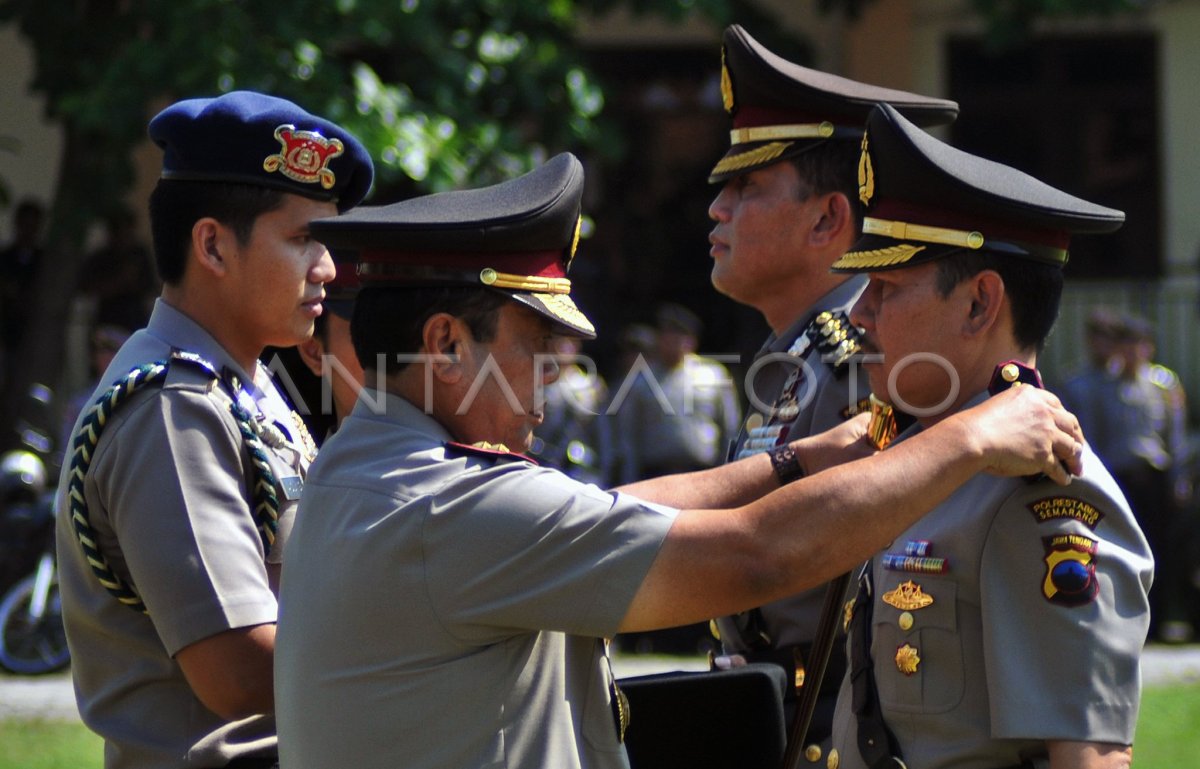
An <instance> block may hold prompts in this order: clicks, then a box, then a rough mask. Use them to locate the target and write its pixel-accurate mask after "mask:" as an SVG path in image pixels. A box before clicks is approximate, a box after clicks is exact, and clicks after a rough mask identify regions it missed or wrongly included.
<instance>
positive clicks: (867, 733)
mask: <svg viewBox="0 0 1200 769" xmlns="http://www.w3.org/2000/svg"><path fill="white" fill-rule="evenodd" d="M850 683H851V687H852V693H853V697H852V699H851V706H852V709H853V711H854V716H855V718H856V719H857V720H858V751H859V753H861V754H862V757H863V761H865V762H866V763H867V766H869V767H871V769H906V767H905V765H904V762H903V761H902V760H901V757H900V746H899V745H898V744H897V743H896V737H895V736H894V735H893V734H892V732H891V730H890V729H888V726H887V723H886V722H885V721H884V720H883V712H882V710H881V708H880V706H879V690H878V689H877V688H876V687H875V671H874V667H873V664H872V661H871V564H870V563H868V564H867V565H866V566H865V567H864V568H863V571H862V574H861V575H860V576H859V578H858V595H857V596H855V598H854V614H853V616H852V618H851V620H850Z"/></svg>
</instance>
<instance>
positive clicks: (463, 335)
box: [421, 312, 474, 384]
mask: <svg viewBox="0 0 1200 769" xmlns="http://www.w3.org/2000/svg"><path fill="white" fill-rule="evenodd" d="M471 342H474V337H472V336H471V331H470V329H468V328H467V325H466V324H465V323H463V322H462V321H461V320H459V319H458V318H456V317H454V316H453V315H450V314H449V313H445V312H439V313H436V314H434V315H433V316H432V317H430V318H429V320H427V321H425V326H424V327H423V328H422V329H421V347H422V351H423V352H425V353H427V354H428V355H429V356H430V362H429V367H430V369H431V370H432V372H433V375H434V376H435V377H437V379H438V380H439V381H441V382H444V383H446V384H453V383H454V382H457V381H458V380H460V379H461V378H462V376H463V373H464V369H465V366H464V363H465V362H466V361H467V360H468V359H469V358H470V356H471V354H472V352H473V348H472V345H471V344H470V343H471Z"/></svg>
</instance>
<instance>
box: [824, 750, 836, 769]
mask: <svg viewBox="0 0 1200 769" xmlns="http://www.w3.org/2000/svg"><path fill="white" fill-rule="evenodd" d="M825 769H838V752H837V748H830V749H829V758H827V759H825Z"/></svg>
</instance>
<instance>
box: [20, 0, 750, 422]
mask: <svg viewBox="0 0 1200 769" xmlns="http://www.w3.org/2000/svg"><path fill="white" fill-rule="evenodd" d="M618 6H624V7H626V8H632V10H633V11H634V12H635V13H649V12H656V13H660V14H664V15H666V16H668V17H671V18H676V19H683V18H684V17H686V16H688V15H691V14H704V15H706V16H707V17H709V18H710V19H711V20H712V21H713V22H714V23H715V25H722V24H725V23H727V22H728V21H730V20H731V19H732V18H733V15H734V14H735V13H738V14H742V13H745V14H746V15H747V16H748V17H750V18H753V19H758V18H761V13H758V12H755V11H754V10H753V7H752V6H751V4H750V3H749V2H747V0H589V1H587V2H584V1H583V0H521V1H519V2H518V1H513V0H291V1H290V2H288V3H262V2H252V0H172V1H171V2H161V1H160V0H0V23H13V24H15V25H16V26H17V28H18V29H19V30H20V32H21V34H22V36H23V37H24V38H25V39H26V40H27V41H28V42H29V43H30V45H31V47H32V49H33V55H34V61H35V76H34V80H33V83H32V90H33V91H35V92H37V93H39V94H41V95H42V96H44V97H45V104H46V111H47V113H48V114H47V117H48V118H50V119H51V120H53V121H55V122H56V123H58V124H59V125H61V126H62V128H63V132H64V142H65V146H64V149H63V157H62V173H61V175H60V180H59V183H58V187H57V189H56V191H55V193H54V203H53V205H52V208H51V212H50V218H49V227H48V230H49V232H50V239H49V243H48V244H47V247H48V251H49V252H50V254H51V255H52V259H53V260H54V262H55V265H54V269H53V270H43V271H42V273H43V278H44V280H43V281H42V285H41V286H39V288H38V294H39V302H38V307H39V317H37V318H35V319H34V320H33V323H32V327H33V332H32V333H30V334H27V344H26V346H25V347H26V349H25V353H24V354H23V355H22V361H21V362H22V365H21V366H20V367H19V368H18V369H17V370H15V371H14V373H15V374H17V376H16V377H14V378H10V388H9V393H8V394H7V397H5V399H4V403H5V404H6V406H7V409H5V411H7V412H8V413H5V414H0V420H3V421H0V424H6V423H8V420H6V419H4V417H6V416H8V414H10V413H11V410H12V408H13V402H14V400H15V398H16V397H17V396H15V395H14V393H15V392H23V391H24V389H25V386H26V385H27V384H28V382H29V381H39V380H45V379H48V378H52V374H53V372H55V371H57V370H59V368H60V366H59V365H58V364H59V360H60V358H61V349H60V348H61V344H60V343H59V342H58V341H57V340H60V339H61V338H62V336H63V334H62V330H63V329H64V328H65V323H66V316H67V312H68V309H69V306H70V297H71V288H72V286H73V283H74V280H73V279H74V275H75V274H76V273H77V271H78V265H79V262H80V261H81V254H80V251H81V249H82V247H83V243H84V237H85V233H86V232H87V228H88V227H89V225H90V224H91V223H92V222H94V221H96V220H98V219H99V218H101V217H103V216H105V215H106V214H108V213H110V212H111V211H112V209H113V208H114V207H119V206H122V205H123V201H124V200H125V198H126V196H127V193H128V191H129V189H130V187H131V184H132V181H133V170H132V165H131V157H132V150H133V148H134V147H135V146H136V145H137V144H138V143H140V142H142V141H143V140H144V138H145V130H146V123H147V121H148V120H149V118H150V117H151V116H152V115H153V114H154V113H155V112H156V111H157V110H158V109H160V108H162V107H163V106H165V105H166V104H167V103H169V102H170V101H172V100H174V99H177V98H182V97H189V96H199V95H216V94H219V93H222V92H226V91H230V90H234V89H257V90H262V91H267V92H270V93H274V94H277V95H280V96H283V97H286V98H290V99H292V100H294V101H296V102H297V103H299V104H301V105H303V106H305V107H306V108H308V109H310V110H312V111H314V112H318V113H321V114H323V115H326V116H328V117H330V118H332V119H333V120H335V121H338V122H340V123H343V124H345V125H346V126H347V127H349V128H351V129H352V130H353V131H354V132H355V133H356V134H357V135H358V136H359V137H360V138H362V140H363V141H364V143H365V144H366V145H367V147H368V149H369V150H370V151H371V154H372V156H373V157H374V158H375V159H376V162H377V170H378V173H377V184H376V192H375V196H374V198H373V199H372V200H371V201H369V202H387V201H389V200H394V199H398V198H400V197H404V196H408V195H411V194H416V193H419V192H430V191H438V190H443V189H448V188H453V187H461V186H465V185H481V184H488V183H492V182H495V181H498V180H500V179H503V178H509V177H511V176H512V175H514V174H517V173H520V172H523V171H525V170H528V169H529V168H531V167H533V166H534V165H536V164H537V163H538V162H539V161H540V160H542V159H544V158H545V157H546V156H548V155H550V154H552V153H553V152H557V151H560V150H563V149H572V150H576V151H582V150H589V151H598V152H603V153H611V152H612V151H613V150H614V148H615V147H616V144H615V143H614V142H615V141H616V140H615V138H614V137H613V136H612V134H611V133H609V132H605V131H604V130H602V123H601V113H602V110H603V107H604V93H603V91H602V89H601V87H600V86H599V84H598V83H597V82H596V81H595V79H594V78H593V76H592V75H591V74H589V71H588V69H587V68H586V66H585V65H584V63H583V61H584V59H583V55H582V52H581V51H580V50H579V48H578V46H576V45H575V44H574V32H575V25H576V24H578V23H580V21H579V20H580V18H581V17H582V16H583V15H584V14H603V13H605V12H608V11H610V10H612V9H613V8H615V7H618ZM739 18H741V16H740V15H739ZM22 380H24V381H22Z"/></svg>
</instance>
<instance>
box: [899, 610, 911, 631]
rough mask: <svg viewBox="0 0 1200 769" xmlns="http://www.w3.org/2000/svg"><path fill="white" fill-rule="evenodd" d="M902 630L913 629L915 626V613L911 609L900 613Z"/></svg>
mask: <svg viewBox="0 0 1200 769" xmlns="http://www.w3.org/2000/svg"><path fill="white" fill-rule="evenodd" d="M899 625H900V629H901V630H911V629H912V626H913V615H912V612H911V611H906V612H904V613H902V614H901V615H900V621H899Z"/></svg>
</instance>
